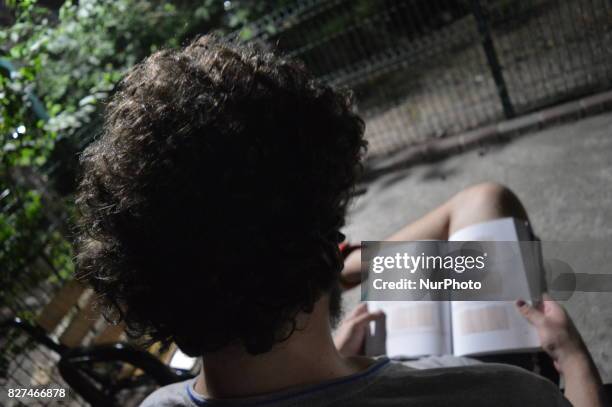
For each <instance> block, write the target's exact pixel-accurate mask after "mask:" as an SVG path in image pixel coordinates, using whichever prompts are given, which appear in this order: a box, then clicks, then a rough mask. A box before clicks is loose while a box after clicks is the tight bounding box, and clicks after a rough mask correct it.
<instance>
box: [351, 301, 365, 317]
mask: <svg viewBox="0 0 612 407" xmlns="http://www.w3.org/2000/svg"><path fill="white" fill-rule="evenodd" d="M366 312H368V304H367V303H365V302H362V303H361V304H359V305H357V306H356V307H355V308H354V309H353V310H352V311H351V313H350V314H348V315H347V317H346V319H347V320H348V319H353V318H355V317H357V316H359V315H362V314H364V313H366Z"/></svg>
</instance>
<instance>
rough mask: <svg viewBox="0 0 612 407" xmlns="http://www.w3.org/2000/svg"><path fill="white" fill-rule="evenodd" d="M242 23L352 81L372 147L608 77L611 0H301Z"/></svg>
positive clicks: (324, 71)
mask: <svg viewBox="0 0 612 407" xmlns="http://www.w3.org/2000/svg"><path fill="white" fill-rule="evenodd" d="M247 30H248V34H249V35H251V36H253V37H254V38H256V39H259V40H263V41H266V42H268V43H270V44H273V45H274V46H275V47H277V48H278V49H280V50H281V51H283V52H285V53H286V54H287V55H289V56H291V57H295V58H298V59H301V60H302V61H303V62H304V63H305V64H306V66H308V67H309V69H310V70H311V71H313V72H314V73H315V74H316V75H317V76H318V77H320V78H322V79H324V80H326V81H328V82H329V83H331V84H334V85H336V86H345V87H349V88H351V89H353V90H354V92H355V96H356V100H357V104H358V108H359V110H360V112H361V114H362V115H363V116H364V118H365V119H366V122H367V130H366V132H367V137H368V139H369V141H370V155H371V156H376V155H384V154H388V153H392V152H395V151H397V150H399V149H402V148H405V147H407V146H409V145H412V144H416V143H419V142H422V141H424V140H428V139H431V138H436V137H445V136H449V135H453V134H457V133H460V132H464V131H467V130H470V129H473V128H477V127H479V126H482V125H485V124H488V123H491V122H495V121H499V120H501V119H504V118H510V117H513V116H515V115H521V114H524V113H527V112H530V111H533V110H536V109H539V108H542V107H545V106H549V105H552V104H556V103H559V102H563V101H566V100H569V99H572V98H576V97H579V96H582V95H586V94H590V93H595V92H598V91H601V90H607V89H609V88H610V87H611V86H612V72H611V71H612V6H611V4H610V2H609V1H608V0H521V1H518V0H488V1H487V0H380V1H371V0H331V1H320V0H309V1H308V0H304V1H298V2H297V3H296V4H294V5H293V6H291V7H286V8H283V9H281V10H278V11H276V12H274V13H272V14H270V15H268V16H266V17H264V18H262V19H260V20H259V21H257V22H255V23H254V24H252V25H251V26H249V27H247ZM243 33H244V31H243Z"/></svg>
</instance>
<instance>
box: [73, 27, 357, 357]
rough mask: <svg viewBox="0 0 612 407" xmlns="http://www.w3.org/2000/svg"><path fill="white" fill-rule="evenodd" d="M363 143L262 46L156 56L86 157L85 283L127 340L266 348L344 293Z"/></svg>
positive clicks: (346, 116) (321, 89)
mask: <svg viewBox="0 0 612 407" xmlns="http://www.w3.org/2000/svg"><path fill="white" fill-rule="evenodd" d="M363 131H364V124H363V121H362V120H361V119H360V118H359V117H358V116H357V115H356V114H355V113H354V111H353V107H352V105H351V101H350V97H349V96H348V95H347V94H345V93H342V92H338V91H335V90H333V89H332V88H331V87H329V86H327V85H324V84H323V83H321V82H319V81H317V80H316V79H314V78H313V77H312V76H311V75H310V74H309V73H308V72H307V71H306V70H305V68H304V67H303V66H302V65H300V64H298V63H296V62H294V61H291V60H288V59H285V58H283V57H279V56H277V55H274V54H273V53H271V52H267V51H264V50H262V49H260V48H258V47H256V46H252V45H238V44H236V43H230V42H226V41H224V40H221V39H218V38H215V37H211V36H204V37H201V38H199V39H197V40H195V41H194V42H192V43H191V44H189V45H188V46H186V47H185V48H183V49H179V50H163V51H159V52H156V53H154V54H153V55H151V56H150V57H148V58H147V59H146V60H144V61H143V62H142V63H140V64H138V65H136V66H135V67H134V68H133V69H131V71H130V72H129V73H128V74H127V75H126V76H125V78H124V79H123V80H122V81H121V83H120V84H119V86H118V90H117V92H116V93H115V95H114V96H113V98H112V100H111V101H110V102H109V104H108V106H107V110H106V116H105V124H104V129H103V133H102V135H101V136H100V137H99V138H98V139H97V140H96V141H95V142H94V143H93V144H92V145H90V146H89V147H88V148H87V149H86V150H85V151H84V153H83V154H82V158H81V162H82V166H83V176H82V180H81V182H80V187H79V192H78V197H77V207H78V209H79V212H80V216H81V218H80V229H79V239H78V240H79V241H78V255H77V266H78V276H79V277H80V278H82V279H84V280H86V281H88V282H89V283H91V284H92V286H93V287H94V289H95V290H96V292H97V293H99V294H101V298H103V299H104V300H105V301H104V304H106V306H107V307H106V309H105V312H106V315H107V317H108V318H111V319H113V320H117V319H123V320H125V322H126V325H127V327H128V333H130V334H131V335H133V336H145V337H150V338H152V339H153V340H162V341H166V342H167V341H176V342H177V343H178V345H179V346H180V347H181V348H182V349H183V351H184V352H186V353H187V354H190V355H194V356H195V355H200V354H204V353H207V352H212V351H215V350H218V349H220V348H223V347H225V346H227V345H230V344H238V345H243V346H244V347H245V348H246V350H247V351H248V352H249V353H251V354H257V353H262V352H266V351H268V350H270V349H271V347H272V346H273V345H274V344H275V343H277V342H279V341H282V340H284V339H285V338H287V337H289V336H290V335H291V334H292V332H293V331H294V330H295V329H296V316H297V314H299V313H300V312H307V313H308V312H311V311H312V309H313V305H314V303H315V302H316V301H317V300H318V299H319V298H320V297H321V295H322V294H324V293H326V292H329V291H330V290H332V289H333V287H334V286H335V285H336V284H337V280H338V276H339V272H340V269H341V267H342V261H341V258H340V254H339V251H338V246H337V243H338V236H339V229H340V227H341V226H343V224H344V218H345V212H346V207H347V203H348V202H349V198H350V195H351V192H352V189H353V186H354V183H355V180H356V176H357V174H358V171H359V168H360V159H361V157H362V155H363V153H364V150H365V141H364V138H363Z"/></svg>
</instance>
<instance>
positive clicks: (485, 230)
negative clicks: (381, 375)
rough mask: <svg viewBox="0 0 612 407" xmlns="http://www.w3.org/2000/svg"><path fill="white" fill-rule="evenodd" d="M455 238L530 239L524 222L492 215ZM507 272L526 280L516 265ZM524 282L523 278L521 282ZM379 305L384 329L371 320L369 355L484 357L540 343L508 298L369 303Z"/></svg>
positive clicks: (526, 294) (526, 293)
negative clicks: (489, 218)
mask: <svg viewBox="0 0 612 407" xmlns="http://www.w3.org/2000/svg"><path fill="white" fill-rule="evenodd" d="M449 240H454V241H510V242H518V241H523V240H532V236H531V234H530V231H529V228H528V226H527V225H526V224H525V223H523V222H521V221H518V220H516V219H513V218H503V219H497V220H494V221H490V222H485V223H480V224H477V225H472V226H469V227H467V228H464V229H462V230H460V231H458V232H456V233H455V234H453V235H452V236H451V237H450V238H449ZM510 272H512V273H514V274H515V275H513V276H512V279H515V278H516V279H522V280H516V281H518V282H520V283H523V284H522V285H523V286H524V287H525V292H524V295H523V298H530V293H529V291H528V290H529V281H528V278H527V273H526V272H525V270H521V269H520V267H517V268H516V269H512V270H511V271H510ZM523 280H524V281H523ZM368 307H369V308H370V310H376V309H382V310H383V311H384V312H385V314H386V316H387V317H386V327H385V326H382V325H383V324H380V323H378V324H376V323H372V326H371V329H370V335H369V337H368V338H367V340H366V353H367V354H368V355H380V354H387V355H388V356H390V357H406V358H415V357H420V356H428V355H448V354H452V355H456V356H467V355H472V356H474V355H485V354H494V353H511V352H526V351H533V350H536V349H538V348H539V347H540V341H539V339H538V336H537V333H536V331H535V329H534V328H533V327H532V326H531V325H530V324H529V323H528V322H527V321H526V320H525V319H524V318H523V317H522V316H521V315H520V314H519V313H518V311H517V310H516V309H515V305H514V303H513V302H509V301H491V302H487V301H380V302H378V301H371V302H368Z"/></svg>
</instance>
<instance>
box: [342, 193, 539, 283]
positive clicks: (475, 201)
mask: <svg viewBox="0 0 612 407" xmlns="http://www.w3.org/2000/svg"><path fill="white" fill-rule="evenodd" d="M504 217H514V218H518V219H523V220H529V219H528V217H527V212H526V211H525V208H524V207H523V204H522V203H521V201H520V200H519V199H518V198H517V197H516V195H514V193H513V192H512V191H511V190H510V189H508V188H507V187H505V186H503V185H500V184H496V183H493V182H485V183H482V184H476V185H473V186H471V187H469V188H466V189H464V190H462V191H460V192H459V193H457V194H455V195H454V196H453V197H452V198H450V199H449V200H448V201H446V202H445V203H443V204H442V205H440V206H438V207H437V208H436V209H434V210H432V211H431V212H429V213H427V214H425V215H424V216H423V217H421V218H419V219H417V220H416V221H414V222H412V223H410V224H409V225H406V226H404V227H403V228H402V229H400V230H398V231H397V232H396V233H394V234H392V235H391V236H389V237H388V238H386V239H385V240H387V241H411V240H430V239H435V240H447V239H448V237H449V236H450V235H452V234H453V233H454V232H456V231H458V230H460V229H463V228H464V227H466V226H470V225H473V224H476V223H481V222H485V221H489V220H493V219H498V218H504ZM360 268H361V251H360V250H355V251H354V252H352V253H351V254H350V255H349V256H348V257H347V258H346V260H345V262H344V270H342V278H343V282H345V283H348V285H349V286H350V285H351V284H358V283H359V282H360V279H361V274H360Z"/></svg>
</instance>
